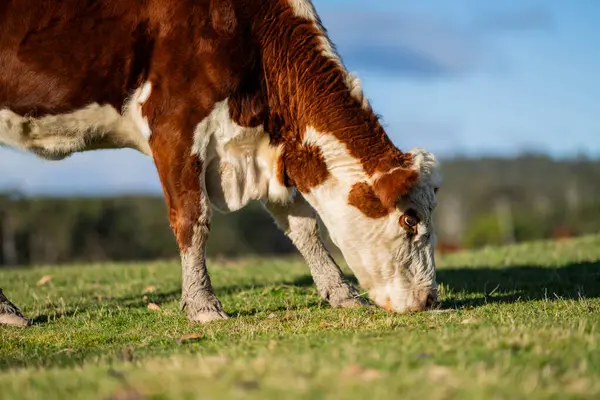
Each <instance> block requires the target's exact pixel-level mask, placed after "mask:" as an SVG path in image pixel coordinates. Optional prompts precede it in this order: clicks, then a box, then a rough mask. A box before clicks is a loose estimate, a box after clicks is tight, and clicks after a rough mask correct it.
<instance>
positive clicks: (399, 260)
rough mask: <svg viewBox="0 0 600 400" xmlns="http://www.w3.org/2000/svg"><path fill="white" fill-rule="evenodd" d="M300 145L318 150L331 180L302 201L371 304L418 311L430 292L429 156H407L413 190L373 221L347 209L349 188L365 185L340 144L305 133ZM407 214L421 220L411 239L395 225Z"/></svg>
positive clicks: (434, 179)
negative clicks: (414, 174)
mask: <svg viewBox="0 0 600 400" xmlns="http://www.w3.org/2000/svg"><path fill="white" fill-rule="evenodd" d="M304 142H305V143H310V144H312V145H315V146H318V147H319V148H320V149H321V152H322V154H323V157H324V159H325V162H326V164H327V167H328V169H329V171H330V174H331V176H330V178H329V179H328V180H327V181H325V182H323V183H322V184H321V185H319V186H317V187H314V188H312V189H311V191H310V192H309V193H305V194H304V197H305V198H306V199H307V201H309V203H310V204H311V205H312V206H313V207H314V208H315V209H316V210H317V212H318V213H319V215H320V217H321V219H322V220H323V222H324V223H325V226H327V228H328V231H329V233H330V235H331V238H332V240H333V242H334V243H335V244H336V245H337V246H338V247H339V248H340V250H341V251H342V253H343V254H344V258H345V259H346V261H347V262H348V265H349V267H350V268H351V269H352V270H353V272H354V273H355V274H356V276H357V278H358V279H359V281H360V283H361V285H363V286H364V287H365V288H366V289H368V290H369V295H370V297H371V298H372V299H373V301H375V302H376V303H377V304H378V305H380V306H381V307H385V308H388V309H390V310H394V311H397V312H404V311H407V310H411V309H417V308H419V307H421V306H422V305H424V302H425V301H426V299H427V295H428V294H429V293H431V292H432V291H433V292H434V291H435V290H436V289H435V287H436V286H435V260H434V259H433V246H434V244H435V242H434V241H435V235H434V234H433V225H432V223H431V212H432V210H433V208H434V207H435V196H434V194H433V188H434V187H438V186H439V184H440V182H439V178H438V176H437V167H436V164H435V159H434V158H433V156H432V155H431V154H430V153H426V152H423V151H422V150H413V151H412V152H411V153H412V154H413V155H414V157H415V158H414V168H416V169H418V170H419V171H420V172H421V179H420V181H419V183H418V185H417V186H416V187H415V188H414V189H413V190H412V191H411V193H410V194H409V196H408V198H407V200H402V201H401V202H400V203H399V207H398V208H397V209H396V211H394V212H392V213H390V214H389V215H387V216H385V217H383V218H378V219H374V218H369V217H367V216H365V215H364V214H363V213H362V212H361V211H360V210H358V209H357V208H355V207H353V206H351V205H349V204H348V196H349V193H350V191H351V189H352V187H353V185H354V184H355V183H358V182H370V179H368V177H367V175H366V174H365V172H364V170H363V168H362V166H361V165H360V163H359V162H358V161H357V160H356V159H355V158H354V157H352V156H351V155H350V154H349V152H348V150H347V148H346V146H345V144H343V143H341V142H339V141H338V140H337V139H336V138H335V137H334V136H333V135H329V134H324V133H320V132H317V131H316V130H315V129H313V128H311V127H309V128H308V129H307V130H306V133H305V137H304ZM408 209H412V210H415V211H417V212H418V214H419V215H421V216H422V218H421V223H420V224H419V226H418V234H417V235H416V236H410V235H408V233H407V232H405V231H404V230H403V228H402V227H401V225H400V223H399V219H400V216H401V215H402V214H403V213H404V212H406V211H407V210H408Z"/></svg>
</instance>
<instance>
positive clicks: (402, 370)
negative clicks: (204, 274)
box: [0, 236, 600, 400]
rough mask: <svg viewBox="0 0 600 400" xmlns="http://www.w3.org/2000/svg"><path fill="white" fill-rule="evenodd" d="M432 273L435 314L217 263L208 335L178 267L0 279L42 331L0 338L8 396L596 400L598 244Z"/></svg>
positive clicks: (481, 255)
mask: <svg viewBox="0 0 600 400" xmlns="http://www.w3.org/2000/svg"><path fill="white" fill-rule="evenodd" d="M438 265H439V270H438V271H439V272H438V278H437V280H438V283H439V284H440V297H441V309H440V310H436V311H431V312H424V313H418V314H412V315H394V314H391V313H389V312H386V311H384V310H380V309H375V308H370V309H359V310H339V309H331V308H330V307H329V306H328V305H327V304H325V303H324V302H323V301H321V300H320V298H319V296H318V295H317V292H316V290H315V287H314V285H313V284H312V279H311V278H310V275H309V272H308V269H307V267H306V266H305V264H304V263H303V262H302V261H301V260H299V259H292V260H289V259H288V260H283V259H245V260H241V261H235V262H233V261H223V260H210V263H209V269H210V272H211V274H212V278H213V284H214V287H215V290H216V294H217V295H218V296H219V297H220V298H221V300H222V302H223V305H224V307H225V311H226V312H227V313H228V314H229V315H230V316H231V317H232V318H231V319H229V320H227V321H223V322H216V323H213V324H209V325H207V326H202V325H192V324H189V323H188V322H187V321H186V318H185V313H183V312H181V311H179V296H180V279H181V272H180V271H181V270H180V268H181V267H180V265H179V263H178V262H177V261H171V262H166V261H165V262H154V263H150V264H148V263H144V264H142V263H140V264H127V265H125V264H118V265H90V266H77V265H74V266H65V267H60V268H55V267H52V268H51V267H38V268H27V269H9V270H0V283H1V285H0V287H2V288H3V289H4V291H5V293H6V294H7V296H8V297H9V298H10V299H11V300H12V301H14V302H16V303H17V304H18V305H19V306H20V307H21V308H22V310H23V312H24V313H26V314H27V316H28V317H30V318H33V319H34V320H35V324H34V325H33V326H32V327H30V328H27V329H19V328H9V327H0V398H2V399H66V398H85V399H132V400H133V399H145V398H148V399H150V398H156V399H159V398H160V399H171V398H173V399H175V398H177V399H180V398H197V399H218V398H244V399H253V398H255V399H271V398H274V399H283V398H285V399H293V398H310V399H365V398H366V399H387V398H389V399H397V398H427V399H451V398H473V399H483V398H495V399H497V398H506V399H524V398H527V399H538V398H557V399H558V398H560V399H565V398H598V396H600V236H588V237H584V238H578V239H569V240H564V241H561V242H538V243H531V244H523V245H516V246H510V247H502V248H490V249H484V250H480V251H476V252H463V253H456V254H451V255H445V256H443V257H438ZM345 272H348V269H345ZM40 280H41V281H40ZM38 283H39V285H38Z"/></svg>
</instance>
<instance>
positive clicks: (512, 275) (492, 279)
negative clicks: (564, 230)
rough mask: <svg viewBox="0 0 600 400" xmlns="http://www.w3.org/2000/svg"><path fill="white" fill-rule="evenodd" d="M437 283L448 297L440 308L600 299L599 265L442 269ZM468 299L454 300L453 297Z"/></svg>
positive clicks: (591, 263)
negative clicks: (442, 286)
mask: <svg viewBox="0 0 600 400" xmlns="http://www.w3.org/2000/svg"><path fill="white" fill-rule="evenodd" d="M437 277H438V278H437V280H438V283H439V284H442V285H444V286H445V287H446V288H447V290H448V292H449V295H448V297H447V298H446V299H445V300H443V301H442V307H443V308H456V307H477V306H481V305H484V304H487V303H516V302H520V301H529V300H544V299H547V300H558V299H574V300H577V299H581V298H599V297H600V262H584V263H573V264H568V265H565V266H563V267H558V268H548V267H540V266H535V265H531V266H529V265H528V266H519V267H508V268H488V267H480V268H447V269H446V268H445V269H440V270H438V273H437ZM457 295H460V297H469V298H467V299H457V298H456V296H457Z"/></svg>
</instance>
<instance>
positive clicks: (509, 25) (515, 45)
mask: <svg viewBox="0 0 600 400" xmlns="http://www.w3.org/2000/svg"><path fill="white" fill-rule="evenodd" d="M315 5H316V7H317V10H318V12H319V13H320V15H321V17H322V19H323V22H324V24H325V26H326V27H327V28H328V30H329V34H330V37H331V39H332V40H333V41H334V43H335V44H336V45H337V48H338V50H339V52H340V53H341V56H342V58H343V60H344V62H345V64H346V66H347V67H348V69H349V70H351V71H353V72H355V73H356V74H357V75H358V76H359V77H360V78H361V79H362V81H363V86H364V90H365V93H366V94H367V96H368V97H369V99H370V100H371V102H372V104H373V106H374V108H375V111H376V112H377V113H378V114H380V115H381V116H382V121H383V123H384V126H385V127H386V129H387V131H388V133H389V135H390V137H391V138H392V140H393V141H394V142H395V143H396V145H398V146H399V147H400V148H402V149H409V148H412V147H416V146H422V147H426V148H428V149H430V150H432V151H434V152H436V153H437V154H438V155H439V156H440V157H450V156H453V155H457V154H461V155H480V154H497V155H506V156H510V155H513V154H516V153H519V152H523V151H535V152H540V153H547V154H550V155H553V156H556V157H565V156H571V155H576V154H579V153H584V154H587V155H588V156H590V157H598V156H600V77H598V75H600V73H598V72H596V71H600V51H598V42H600V24H598V17H600V2H598V1H594V0H579V1H577V2H567V1H559V0H546V1H531V0H505V1H503V2H492V1H485V0H477V1H475V0H453V1H442V0H438V1H422V0H421V1H419V0H411V1H403V0H377V1H365V0H315ZM0 171H2V174H1V175H0V189H2V188H18V189H20V190H22V191H24V192H26V193H91V192H94V193H115V192H139V191H142V192H148V191H151V192H158V191H159V190H160V185H159V182H158V178H157V175H156V172H155V170H154V166H153V165H152V162H151V161H150V160H149V159H147V158H145V157H144V156H141V155H139V154H137V153H135V152H133V151H129V150H119V151H100V152H93V153H85V154H77V155H74V156H72V157H71V158H70V159H67V160H64V161H61V162H47V161H41V160H37V159H35V158H34V157H33V156H30V155H23V154H19V153H16V152H14V151H9V150H4V149H1V150H0Z"/></svg>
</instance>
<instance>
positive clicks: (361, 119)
mask: <svg viewBox="0 0 600 400" xmlns="http://www.w3.org/2000/svg"><path fill="white" fill-rule="evenodd" d="M263 4H264V6H263V8H264V9H262V10H261V13H262V15H261V18H260V19H259V20H260V21H262V22H260V23H257V24H255V30H256V31H255V35H256V36H257V39H258V41H259V43H260V50H261V61H262V64H263V65H262V66H263V71H264V76H265V82H266V83H265V85H266V91H267V97H268V102H269V106H270V108H271V118H270V119H271V123H270V126H269V127H268V131H269V133H270V134H271V138H272V141H273V142H274V143H283V144H284V146H286V150H287V151H286V152H285V153H286V154H287V157H286V158H285V159H284V165H285V167H286V173H287V175H288V177H289V178H290V180H291V182H292V183H294V184H295V185H296V186H298V187H299V189H300V190H301V191H302V192H306V191H308V190H310V189H311V188H313V187H316V186H318V185H320V184H323V183H324V182H325V181H326V180H327V179H328V177H330V176H332V175H333V176H335V175H336V174H337V175H340V176H342V175H343V176H344V177H345V178H346V179H345V180H346V181H348V182H350V181H352V182H357V181H360V180H371V178H373V177H375V176H377V175H378V174H381V173H385V172H388V171H390V170H392V169H393V168H395V167H399V166H404V165H406V163H407V160H408V157H407V155H406V154H403V153H402V152H401V151H399V150H398V149H397V148H396V147H395V146H394V145H393V143H392V142H391V140H390V139H389V138H388V136H387V135H386V133H385V131H384V129H383V127H382V126H381V124H380V123H379V121H378V118H377V116H376V115H375V114H374V112H373V110H372V109H371V107H370V105H369V104H368V102H367V100H366V99H365V98H364V95H363V93H362V89H361V87H360V82H359V81H358V79H355V78H354V77H353V76H352V75H350V74H349V73H348V72H347V71H346V69H345V68H344V66H343V65H342V63H341V61H340V59H339V57H338V55H337V54H336V51H335V49H334V47H333V45H332V44H331V42H330V41H329V39H328V38H327V35H326V31H325V30H324V28H323V27H322V26H321V23H320V21H319V20H318V17H317V15H316V13H315V11H314V8H313V7H312V4H311V3H310V2H309V1H308V0H287V1H286V0H280V1H272V2H263ZM265 15H267V16H269V15H272V16H273V17H272V18H266V17H264V16H265ZM257 19H258V18H257ZM320 161H324V162H320ZM325 165H326V167H325ZM323 168H325V169H323ZM337 181H339V179H338V180H337Z"/></svg>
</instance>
